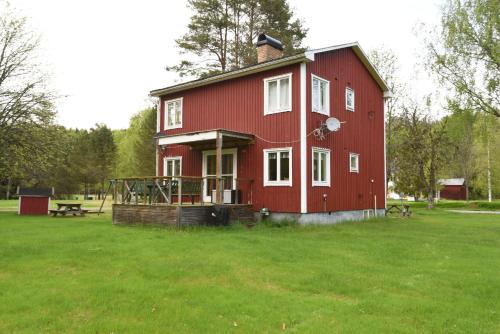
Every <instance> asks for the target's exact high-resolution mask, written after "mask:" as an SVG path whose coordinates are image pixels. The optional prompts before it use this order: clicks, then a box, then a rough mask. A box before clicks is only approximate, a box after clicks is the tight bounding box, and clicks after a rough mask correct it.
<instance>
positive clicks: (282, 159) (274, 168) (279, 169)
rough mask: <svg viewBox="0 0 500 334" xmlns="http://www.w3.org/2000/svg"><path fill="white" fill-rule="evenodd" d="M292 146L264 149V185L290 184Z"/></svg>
mask: <svg viewBox="0 0 500 334" xmlns="http://www.w3.org/2000/svg"><path fill="white" fill-rule="evenodd" d="M291 158H292V148H290V147H287V148H277V149H266V150H264V186H291V185H292V180H291V176H292V161H291Z"/></svg>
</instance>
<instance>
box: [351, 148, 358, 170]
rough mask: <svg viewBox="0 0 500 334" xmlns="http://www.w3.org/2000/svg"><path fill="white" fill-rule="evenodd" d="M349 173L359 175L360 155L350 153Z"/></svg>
mask: <svg viewBox="0 0 500 334" xmlns="http://www.w3.org/2000/svg"><path fill="white" fill-rule="evenodd" d="M349 171H350V172H351V173H359V154H356V153H349Z"/></svg>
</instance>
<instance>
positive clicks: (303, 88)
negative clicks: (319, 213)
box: [300, 62, 307, 213]
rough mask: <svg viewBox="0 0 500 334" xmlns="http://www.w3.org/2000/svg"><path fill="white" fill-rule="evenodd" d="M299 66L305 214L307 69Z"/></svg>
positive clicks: (304, 204) (304, 206) (303, 206)
mask: <svg viewBox="0 0 500 334" xmlns="http://www.w3.org/2000/svg"><path fill="white" fill-rule="evenodd" d="M306 66H307V65H306V63H305V62H303V63H301V64H300V212H301V213H307V76H306V75H307V68H306Z"/></svg>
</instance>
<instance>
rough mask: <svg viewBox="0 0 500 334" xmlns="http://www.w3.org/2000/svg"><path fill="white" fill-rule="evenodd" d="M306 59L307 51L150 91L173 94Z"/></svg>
mask: <svg viewBox="0 0 500 334" xmlns="http://www.w3.org/2000/svg"><path fill="white" fill-rule="evenodd" d="M304 60H309V59H308V58H307V56H306V54H305V53H300V54H298V55H295V56H291V57H286V58H282V59H277V60H274V61H270V62H265V63H262V64H257V65H255V66H251V67H248V68H242V69H239V70H235V71H231V72H227V73H222V74H219V75H216V76H213V77H209V78H206V79H202V80H194V81H189V82H186V83H183V84H179V85H176V86H171V87H166V88H161V89H155V90H152V91H151V92H150V93H149V95H150V96H162V95H166V94H172V93H176V92H180V91H183V90H186V89H191V88H195V87H201V86H206V85H209V84H212V83H215V82H219V81H225V80H229V79H234V78H239V77H242V76H246V75H249V74H254V73H259V72H264V71H268V70H271V69H273V68H279V67H284V66H287V65H292V64H297V63H300V62H303V61H304Z"/></svg>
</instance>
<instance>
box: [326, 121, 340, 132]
mask: <svg viewBox="0 0 500 334" xmlns="http://www.w3.org/2000/svg"><path fill="white" fill-rule="evenodd" d="M325 124H326V128H327V129H328V130H329V131H331V132H335V131H337V130H338V129H340V121H339V120H338V119H336V118H335V117H329V118H328V119H327V120H326V123H325Z"/></svg>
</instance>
